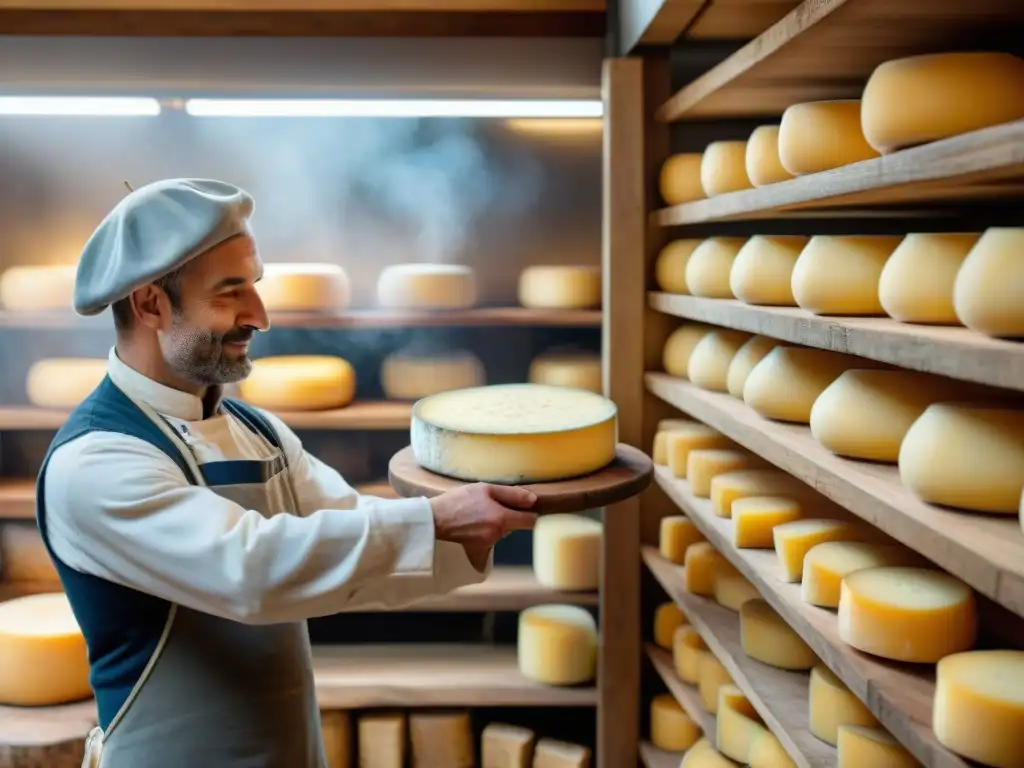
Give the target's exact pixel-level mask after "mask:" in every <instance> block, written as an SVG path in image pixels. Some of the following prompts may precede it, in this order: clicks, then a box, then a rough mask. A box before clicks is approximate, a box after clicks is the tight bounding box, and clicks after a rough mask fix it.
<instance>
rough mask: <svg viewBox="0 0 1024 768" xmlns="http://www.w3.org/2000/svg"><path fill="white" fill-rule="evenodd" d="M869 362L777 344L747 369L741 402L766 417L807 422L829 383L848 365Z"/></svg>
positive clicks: (853, 365)
mask: <svg viewBox="0 0 1024 768" xmlns="http://www.w3.org/2000/svg"><path fill="white" fill-rule="evenodd" d="M869 365H870V363H868V362H867V361H865V360H862V359H858V358H855V357H851V356H850V355H844V354H841V353H839V352H830V351H828V350H825V349H810V348H807V347H786V346H778V347H775V349H773V350H772V351H771V352H769V353H768V354H767V355H765V356H764V358H763V359H762V360H761V362H759V363H758V364H757V365H755V366H754V369H753V370H752V371H751V372H750V375H749V376H748V377H747V381H746V383H745V384H744V385H743V402H745V403H746V404H747V405H749V406H750V407H751V408H753V409H754V410H755V411H757V412H758V413H759V414H761V415H762V416H764V417H765V418H768V419H776V420H778V421H792V422H797V423H800V424H808V423H809V422H810V420H811V409H812V408H813V406H814V401H815V400H817V399H818V397H819V395H821V393H822V392H824V391H825V389H826V388H827V387H828V385H829V384H831V383H832V382H833V381H835V380H836V379H838V378H839V375H840V374H841V373H843V372H844V371H846V370H849V369H850V368H864V367H867V366H869ZM875 367H877V366H875Z"/></svg>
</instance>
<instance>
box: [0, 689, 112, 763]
mask: <svg viewBox="0 0 1024 768" xmlns="http://www.w3.org/2000/svg"><path fill="white" fill-rule="evenodd" d="M97 722H98V719H97V714H96V704H95V703H94V702H93V701H92V700H91V699H90V700H88V701H80V702H76V703H74V704H64V705H61V706H59V707H7V706H0V760H5V762H4V763H3V764H4V765H12V766H21V765H25V766H44V765H45V766H50V765H60V766H65V765H76V766H77V765H79V764H80V763H81V761H82V749H83V747H84V744H85V738H86V737H87V736H88V735H89V731H90V730H92V729H93V728H94V727H95V726H96V725H97ZM76 755H77V757H78V761H77V762H72V759H71V758H73V757H74V756H76ZM69 756H70V757H69ZM33 759H36V760H38V762H33ZM65 759H67V761H66V762H65ZM6 760H10V761H11V762H6Z"/></svg>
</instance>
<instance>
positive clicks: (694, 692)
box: [645, 643, 718, 744]
mask: <svg viewBox="0 0 1024 768" xmlns="http://www.w3.org/2000/svg"><path fill="white" fill-rule="evenodd" d="M645 648H646V650H647V658H649V659H650V660H651V664H653V665H654V669H655V671H656V672H657V673H658V676H659V677H661V680H662V682H664V683H665V687H666V688H668V690H669V693H671V694H672V696H674V697H675V700H676V701H678V702H679V706H681V707H682V708H683V711H684V712H686V714H688V715H689V716H690V719H691V720H693V722H695V723H697V725H699V726H700V729H701V730H702V731H704V736H705V738H707V740H708V741H710V742H711V743H712V744H715V743H717V741H716V740H717V735H718V721H717V719H716V718H715V716H714V715H713V714H711V713H710V712H708V711H707V710H706V709H704V702H703V700H702V699H701V697H700V691H699V690H698V689H697V686H695V685H690V684H689V683H687V682H684V681H683V679H682V678H681V677H679V675H678V674H677V673H676V668H675V664H674V663H673V661H672V654H671V653H669V652H668V651H666V650H665V649H664V648H659V647H658V646H657V645H655V644H654V643H647V644H646V646H645Z"/></svg>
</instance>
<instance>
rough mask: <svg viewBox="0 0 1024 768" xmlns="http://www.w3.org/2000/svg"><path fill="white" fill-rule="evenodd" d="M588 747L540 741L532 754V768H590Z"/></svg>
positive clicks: (552, 740) (590, 755) (553, 741)
mask: <svg viewBox="0 0 1024 768" xmlns="http://www.w3.org/2000/svg"><path fill="white" fill-rule="evenodd" d="M592 757H593V755H592V753H591V751H590V747H584V746H582V745H580V744H570V743H568V742H566V741H556V740H555V739H541V740H540V741H538V742H537V749H536V751H535V752H534V753H533V768H590V761H591V758H592Z"/></svg>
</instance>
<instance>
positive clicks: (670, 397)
mask: <svg viewBox="0 0 1024 768" xmlns="http://www.w3.org/2000/svg"><path fill="white" fill-rule="evenodd" d="M646 382H647V388H648V390H649V391H650V392H652V393H653V394H655V395H657V396H658V397H660V398H661V399H662V400H664V401H665V402H667V403H669V404H671V405H673V406H675V407H676V408H678V409H680V410H682V411H685V412H686V413H689V414H690V415H691V416H693V417H694V418H697V419H699V420H700V421H703V422H704V423H705V424H708V425H709V426H712V427H714V428H715V429H717V430H719V431H720V432H721V433H722V434H724V435H726V436H728V437H730V438H732V439H733V440H735V441H736V442H737V443H739V444H740V445H742V446H744V447H745V448H747V449H749V450H751V451H753V452H754V453H756V454H758V455H760V456H762V457H763V458H765V459H767V460H768V461H770V462H771V463H772V464H775V465H776V466H778V467H780V468H781V469H784V470H785V471H787V472H789V473H790V474H792V475H795V476H796V477H798V478H799V479H800V480H803V481H804V482H805V483H807V484H808V485H810V486H812V487H813V488H815V489H816V490H817V491H819V492H820V493H822V494H823V495H825V496H827V497H828V498H830V499H832V500H833V501H835V502H836V503H838V504H839V505H841V506H842V507H844V508H845V509H848V510H850V511H851V512H853V513H854V514H855V515H857V516H858V517H861V518H863V519H864V520H867V521H868V522H869V523H871V524H872V525H873V526H875V527H876V528H878V529H880V530H881V531H883V532H885V533H887V534H888V535H890V536H892V537H893V538H894V539H896V540H897V541H900V542H902V543H903V544H905V545H906V546H908V547H910V548H911V549H914V550H916V551H917V552H920V553H921V554H922V555H924V556H925V557H927V558H928V559H930V560H932V561H934V562H935V563H936V564H937V565H939V566H940V567H941V568H944V569H945V570H947V571H949V572H950V573H951V574H953V575H954V576H956V577H958V578H960V579H963V580H964V581H965V582H967V583H968V584H970V585H971V586H972V587H974V589H976V590H978V592H980V593H982V594H983V595H985V596H986V597H989V598H991V599H993V600H995V601H996V602H997V603H1000V604H1001V605H1003V606H1005V607H1007V608H1009V609H1010V610H1011V611H1013V612H1014V613H1017V614H1018V615H1024V534H1022V533H1021V529H1020V522H1019V521H1018V520H1017V516H1016V515H1008V516H1002V517H994V516H989V515H979V514H972V513H970V512H959V511H954V510H949V509H942V508H940V507H935V506H932V505H930V504H926V503H925V502H923V501H920V500H919V499H918V498H916V497H915V496H914V495H913V494H912V493H911V492H910V491H908V490H907V489H906V488H905V487H904V486H903V484H902V483H901V482H900V478H899V470H898V469H897V468H896V467H895V466H892V465H886V464H874V463H870V462H863V461H851V460H850V459H843V458H840V457H839V456H836V455H835V454H833V453H831V452H830V451H828V450H826V449H825V448H824V447H822V445H821V444H820V443H818V442H817V441H816V440H815V439H814V438H813V437H812V436H811V431H810V429H809V428H807V427H805V426H803V425H798V424H784V423H781V422H777V421H769V420H768V419H765V418H762V417H761V416H759V415H758V414H757V413H755V412H754V410H753V409H752V408H750V407H748V406H747V405H746V404H745V403H743V401H742V400H737V399H736V398H733V397H730V396H729V395H725V394H720V393H718V392H707V391H705V390H702V389H698V388H697V387H695V386H694V385H692V384H690V383H689V382H688V381H684V380H682V379H677V378H674V377H672V376H669V375H667V374H664V373H648V374H647V376H646Z"/></svg>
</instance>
